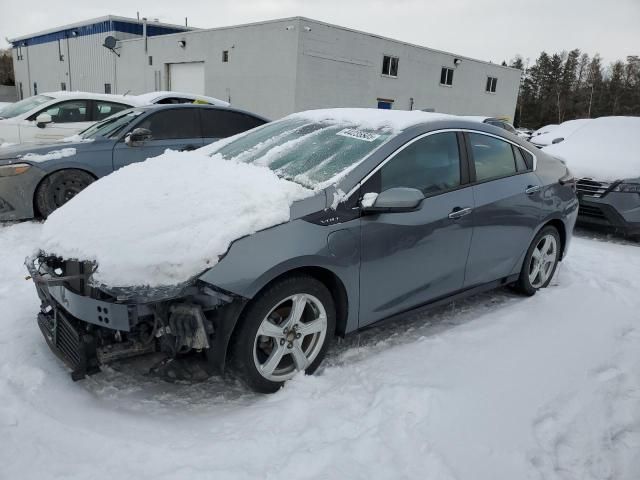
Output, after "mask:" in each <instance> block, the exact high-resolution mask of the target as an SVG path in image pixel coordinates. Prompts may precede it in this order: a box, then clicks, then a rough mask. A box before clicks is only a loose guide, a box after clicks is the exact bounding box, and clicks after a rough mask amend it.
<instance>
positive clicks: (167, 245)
mask: <svg viewBox="0 0 640 480" xmlns="http://www.w3.org/2000/svg"><path fill="white" fill-rule="evenodd" d="M312 193H313V192H312V191H311V190H308V189H306V188H304V187H302V186H301V185H298V184H296V183H293V182H290V181H287V180H283V179H281V178H279V177H278V176H276V174H275V173H273V172H272V171H271V170H269V169H268V168H266V167H260V166H255V165H250V164H245V163H239V162H235V161H230V160H223V159H222V158H221V157H220V156H219V155H214V156H213V157H210V156H208V155H205V154H203V153H202V152H197V151H196V152H174V151H167V152H165V153H164V154H163V155H160V156H158V157H155V158H152V159H149V160H147V161H145V162H142V163H137V164H133V165H130V166H128V167H125V168H123V169H120V170H118V171H116V172H115V173H113V174H111V175H109V176H107V177H105V178H103V179H101V180H100V181H98V182H95V183H93V184H92V185H90V186H89V187H88V188H87V189H85V190H83V191H82V192H80V194H78V195H77V196H76V197H75V198H74V199H73V200H72V201H70V202H69V203H67V204H66V205H64V206H63V207H62V208H60V209H58V210H57V211H55V212H54V213H53V214H52V215H51V216H50V217H49V218H48V220H47V221H46V222H45V224H44V227H43V230H42V239H41V244H40V248H41V249H42V250H43V251H44V252H47V253H49V254H55V255H59V256H62V257H64V258H69V259H78V260H90V261H94V262H96V263H97V265H98V269H97V271H96V273H95V274H94V280H95V281H97V282H99V283H103V284H106V285H109V286H112V287H118V286H138V285H147V286H151V287H157V286H162V285H173V284H177V283H181V282H183V281H186V280H188V279H189V278H191V277H193V276H194V275H197V274H198V273H200V272H202V271H203V270H205V269H207V268H209V267H212V266H214V265H215V264H216V263H217V262H218V260H219V257H220V256H221V255H223V254H224V253H225V252H226V251H227V249H228V248H229V245H230V244H231V242H233V241H234V240H236V239H238V238H240V237H243V236H245V235H250V234H252V233H254V232H256V231H258V230H262V229H265V228H268V227H271V226H274V225H277V224H279V223H283V222H286V221H288V220H289V216H290V207H291V205H292V203H293V202H294V201H296V200H300V199H303V198H305V197H307V196H310V195H312Z"/></svg>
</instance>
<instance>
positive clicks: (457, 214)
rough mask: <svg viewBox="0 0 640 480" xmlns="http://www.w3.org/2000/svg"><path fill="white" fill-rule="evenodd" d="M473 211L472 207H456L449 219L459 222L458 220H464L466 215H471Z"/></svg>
mask: <svg viewBox="0 0 640 480" xmlns="http://www.w3.org/2000/svg"><path fill="white" fill-rule="evenodd" d="M472 210H473V209H472V208H471V207H464V208H461V207H456V208H454V209H453V210H451V213H450V214H449V218H451V219H452V220H457V219H458V218H462V217H464V216H465V215H469V214H470V213H471V211H472Z"/></svg>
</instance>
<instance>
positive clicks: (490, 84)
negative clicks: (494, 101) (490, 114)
mask: <svg viewBox="0 0 640 480" xmlns="http://www.w3.org/2000/svg"><path fill="white" fill-rule="evenodd" d="M497 86H498V79H497V78H496V77H487V86H486V88H485V90H486V91H487V92H489V93H496V87H497Z"/></svg>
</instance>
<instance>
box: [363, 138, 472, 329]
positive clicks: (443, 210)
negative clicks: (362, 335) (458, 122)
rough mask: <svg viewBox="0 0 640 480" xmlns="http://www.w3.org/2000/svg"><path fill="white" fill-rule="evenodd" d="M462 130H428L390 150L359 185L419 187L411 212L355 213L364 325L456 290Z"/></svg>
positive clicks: (465, 232)
mask: <svg viewBox="0 0 640 480" xmlns="http://www.w3.org/2000/svg"><path fill="white" fill-rule="evenodd" d="M461 135H462V134H460V133H456V132H441V133H435V134H428V135H427V136H423V137H421V138H419V139H417V140H414V141H413V142H411V143H409V144H408V145H407V146H405V148H403V149H402V150H399V151H397V152H396V153H395V154H394V155H393V157H392V158H391V159H390V160H389V161H388V162H387V163H385V164H384V165H383V166H382V167H381V168H380V169H379V170H378V171H377V172H376V173H375V174H374V175H373V176H372V177H371V178H370V179H369V180H368V181H367V182H366V183H365V185H364V186H363V187H362V190H361V193H362V194H363V195H364V194H365V193H371V192H375V193H379V192H381V191H384V190H387V189H389V188H394V187H410V188H417V189H419V190H421V191H422V192H423V193H424V195H425V199H424V200H423V201H422V203H421V205H420V207H419V208H418V209H417V210H415V211H411V212H395V213H380V214H376V215H367V216H364V217H362V219H361V252H362V253H361V266H360V319H359V325H360V326H361V327H362V326H365V325H368V324H371V323H373V322H375V321H377V320H380V319H382V318H385V317H388V316H390V315H393V314H396V313H400V312H402V311H405V310H409V309H411V308H412V307H415V306H418V305H421V304H424V303H427V302H429V301H432V300H434V299H437V298H438V297H442V296H445V295H447V294H450V293H452V292H455V291H456V290H460V289H461V288H462V286H463V283H464V274H465V266H466V262H467V254H468V252H469V246H470V244H471V236H472V230H473V224H472V217H473V215H472V210H473V206H474V201H473V193H472V191H471V188H470V187H468V186H465V185H466V184H467V183H468V170H467V168H466V160H464V159H463V158H462V156H461V154H460V152H461V150H460V148H459V144H460V143H461V140H462V136H461Z"/></svg>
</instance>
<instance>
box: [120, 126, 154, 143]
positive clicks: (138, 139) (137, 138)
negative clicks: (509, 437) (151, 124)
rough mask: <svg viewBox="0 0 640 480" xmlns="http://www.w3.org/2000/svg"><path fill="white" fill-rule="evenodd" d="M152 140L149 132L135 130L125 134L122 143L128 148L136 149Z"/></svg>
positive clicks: (140, 129)
mask: <svg viewBox="0 0 640 480" xmlns="http://www.w3.org/2000/svg"><path fill="white" fill-rule="evenodd" d="M152 138H153V135H151V130H147V129H146V128H135V129H134V130H133V132H131V133H129V134H127V136H126V137H125V138H124V142H125V143H126V144H127V145H129V146H130V147H138V146H140V145H142V144H144V142H148V141H149V140H151V139H152Z"/></svg>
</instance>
